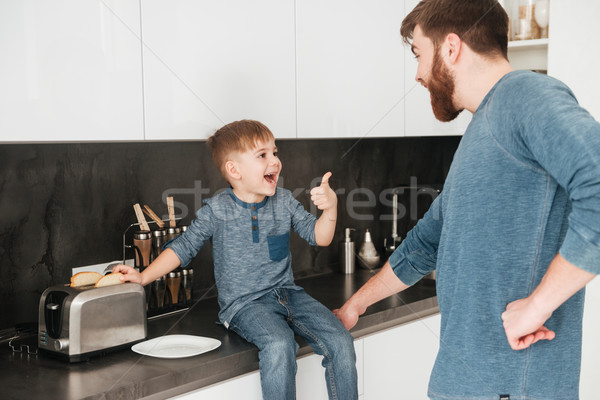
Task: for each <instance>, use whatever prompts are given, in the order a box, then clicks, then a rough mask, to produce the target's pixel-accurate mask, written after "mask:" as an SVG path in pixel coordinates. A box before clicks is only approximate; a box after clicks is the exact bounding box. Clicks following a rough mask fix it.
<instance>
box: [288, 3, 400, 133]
mask: <svg viewBox="0 0 600 400" xmlns="http://www.w3.org/2000/svg"><path fill="white" fill-rule="evenodd" d="M403 15H404V1H397V0H386V1H378V2H377V3H376V4H375V3H373V2H369V1H366V0H330V1H318V0H302V1H297V2H296V34H297V37H296V59H297V60H296V61H297V72H296V73H297V82H298V85H297V86H298V89H297V99H298V100H297V101H298V137H299V138H313V137H356V138H360V137H378V136H402V135H403V132H404V107H403V96H404V74H403V72H402V70H403V64H404V51H403V48H402V41H401V39H400V33H399V29H400V23H401V22H402V18H403Z"/></svg>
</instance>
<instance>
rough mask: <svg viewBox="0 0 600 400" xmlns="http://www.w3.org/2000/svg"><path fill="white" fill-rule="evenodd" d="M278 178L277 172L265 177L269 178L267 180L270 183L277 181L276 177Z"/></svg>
mask: <svg viewBox="0 0 600 400" xmlns="http://www.w3.org/2000/svg"><path fill="white" fill-rule="evenodd" d="M276 178H277V175H275V174H268V175H265V179H266V180H267V182H269V183H276V181H275V179H276Z"/></svg>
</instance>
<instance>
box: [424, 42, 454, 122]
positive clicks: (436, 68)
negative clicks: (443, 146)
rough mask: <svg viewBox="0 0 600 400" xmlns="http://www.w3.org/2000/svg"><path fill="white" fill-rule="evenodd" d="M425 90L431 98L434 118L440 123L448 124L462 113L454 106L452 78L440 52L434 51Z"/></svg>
mask: <svg viewBox="0 0 600 400" xmlns="http://www.w3.org/2000/svg"><path fill="white" fill-rule="evenodd" d="M427 88H428V89H429V94H430V96H431V108H432V109H433V114H434V115H435V117H436V118H437V119H438V120H440V121H442V122H450V121H452V120H453V119H455V118H456V117H458V114H460V113H461V112H462V109H461V110H458V109H457V108H456V106H455V105H454V102H453V100H452V98H453V97H454V78H453V77H452V75H451V74H450V71H449V70H448V67H446V64H444V62H443V60H442V57H441V56H440V52H439V51H438V49H436V50H435V54H434V56H433V64H432V66H431V73H430V79H429V81H428V82H427Z"/></svg>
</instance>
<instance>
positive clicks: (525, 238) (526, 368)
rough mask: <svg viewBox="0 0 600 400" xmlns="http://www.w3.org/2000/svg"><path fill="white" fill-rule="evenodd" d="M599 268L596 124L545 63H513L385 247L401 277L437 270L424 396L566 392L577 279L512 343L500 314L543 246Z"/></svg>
mask: <svg viewBox="0 0 600 400" xmlns="http://www.w3.org/2000/svg"><path fill="white" fill-rule="evenodd" d="M557 253H560V254H561V255H562V256H563V257H564V258H565V259H566V260H568V261H569V262H571V263H572V264H574V265H576V266H578V267H579V268H582V269H584V270H586V271H589V272H592V273H594V274H598V273H600V124H599V123H598V122H597V121H596V120H594V118H593V117H591V116H590V114H589V113H588V112H587V111H586V110H584V109H583V108H581V107H580V106H579V105H578V103H577V101H576V99H575V97H574V95H573V94H572V92H571V91H570V90H569V89H568V88H567V87H566V86H565V85H564V84H562V83H561V82H559V81H557V80H555V79H553V78H550V77H548V76H545V75H541V74H536V73H533V72H527V71H513V72H511V73H509V74H507V75H505V76H504V77H503V78H502V79H500V81H499V82H497V83H496V85H495V86H494V87H493V88H492V89H491V91H490V92H489V93H488V94H487V95H486V97H485V98H484V100H483V101H482V103H481V104H480V105H479V107H478V109H477V110H476V112H475V114H474V115H473V119H472V121H471V123H470V125H469V126H468V128H467V130H466V132H465V135H464V137H463V138H462V140H461V143H460V145H459V148H458V149H457V151H456V154H455V156H454V160H453V163H452V166H451V168H450V171H449V174H448V177H447V179H446V182H445V185H444V190H443V192H442V193H441V195H440V196H439V197H438V198H437V199H436V200H435V201H434V203H433V204H432V207H431V208H430V210H429V211H428V212H427V214H426V215H425V216H424V218H423V219H422V220H421V221H420V222H419V223H418V224H417V226H416V227H415V228H414V229H413V230H412V231H411V232H410V233H409V234H408V235H407V238H406V240H404V242H403V243H402V245H401V246H400V247H399V248H398V249H397V250H396V252H395V253H394V254H393V255H392V257H391V258H390V264H391V266H392V268H393V270H394V272H395V273H396V275H397V276H398V277H399V278H400V280H402V281H403V282H404V283H405V284H408V285H412V284H414V283H415V282H416V281H418V280H419V279H421V277H423V276H424V275H426V274H428V273H429V272H431V271H432V270H434V269H435V270H436V277H437V295H438V303H439V308H440V312H441V317H442V324H441V331H440V350H439V353H438V356H437V359H436V363H435V366H434V368H433V371H432V375H431V379H430V384H429V396H430V397H431V398H432V399H465V400H468V399H472V400H474V399H477V400H485V399H490V400H498V399H499V398H500V397H499V396H500V395H504V394H508V395H510V399H511V400H517V399H522V400H525V399H527V400H532V399H540V400H541V399H544V400H552V399H556V400H558V399H577V398H578V395H579V394H578V387H579V371H580V364H581V321H582V313H583V301H584V290H581V291H580V292H578V293H577V294H576V295H574V296H573V297H571V298H570V299H569V300H568V301H566V302H565V303H564V304H563V305H562V306H561V307H559V308H558V309H557V310H556V311H555V312H554V313H553V315H552V317H551V318H550V319H549V320H548V321H547V323H546V326H547V327H548V328H549V329H551V330H554V331H555V332H556V338H555V339H554V340H552V341H540V342H538V343H535V344H533V345H532V346H530V348H528V349H526V350H522V351H514V350H512V349H511V348H510V346H509V345H508V342H507V340H506V335H505V332H504V328H503V325H502V319H501V314H502V312H503V311H504V310H505V308H506V305H507V304H508V303H510V302H511V301H514V300H516V299H520V298H524V297H527V296H528V295H529V294H530V293H531V292H532V291H533V289H535V288H536V287H537V285H538V284H539V283H540V281H541V279H542V277H543V276H544V274H545V273H546V270H547V269H548V266H549V264H550V262H551V260H552V259H553V258H554V256H555V255H556V254H557Z"/></svg>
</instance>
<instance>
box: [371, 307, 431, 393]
mask: <svg viewBox="0 0 600 400" xmlns="http://www.w3.org/2000/svg"><path fill="white" fill-rule="evenodd" d="M440 322H441V317H440V314H435V315H433V316H430V317H426V318H422V319H419V320H416V321H413V322H410V323H408V324H404V325H400V326H397V327H394V328H391V329H388V330H386V331H383V332H379V333H376V334H374V335H371V336H367V337H365V338H364V339H363V342H364V343H363V346H364V349H363V350H364V365H363V369H364V400H386V399H411V400H420V399H423V400H425V399H427V386H428V383H429V375H430V373H431V369H432V368H433V363H434V361H435V357H436V355H437V352H438V348H439V334H440Z"/></svg>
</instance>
